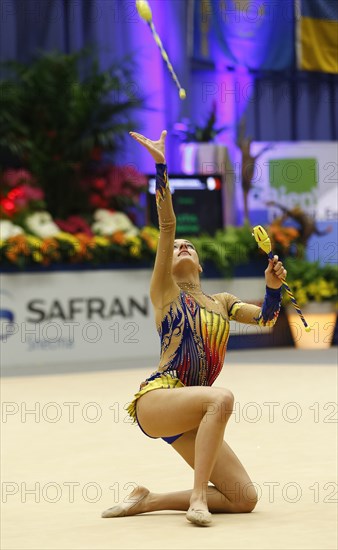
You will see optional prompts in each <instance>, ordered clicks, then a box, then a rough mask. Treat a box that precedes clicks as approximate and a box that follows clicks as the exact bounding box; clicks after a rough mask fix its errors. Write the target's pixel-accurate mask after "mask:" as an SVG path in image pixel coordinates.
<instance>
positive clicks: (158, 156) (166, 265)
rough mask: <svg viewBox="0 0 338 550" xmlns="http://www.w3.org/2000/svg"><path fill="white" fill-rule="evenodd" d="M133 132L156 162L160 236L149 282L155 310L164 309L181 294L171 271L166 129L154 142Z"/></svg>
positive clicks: (171, 221) (171, 222)
mask: <svg viewBox="0 0 338 550" xmlns="http://www.w3.org/2000/svg"><path fill="white" fill-rule="evenodd" d="M130 135H131V137H132V138H134V139H135V140H136V141H137V142H138V143H140V144H141V145H143V146H144V147H145V148H146V149H147V150H148V151H149V153H150V154H151V156H152V157H153V159H154V161H155V163H156V203H157V212H158V218H159V228H160V236H159V241H158V246H157V252H156V258H155V265H154V270H153V274H152V278H151V283H150V298H151V301H152V303H153V306H154V307H155V309H161V310H162V308H163V307H164V306H165V305H166V304H168V303H170V302H171V301H172V300H173V299H174V298H176V297H177V296H178V294H179V291H180V289H179V287H178V285H177V284H176V283H175V281H174V279H173V276H172V271H171V270H172V258H173V252H174V240H175V230H176V217H175V213H174V210H173V205H172V200H171V193H170V189H169V182H168V175H167V167H166V160H165V138H166V135H167V132H166V131H165V130H164V131H163V132H162V133H161V137H160V139H159V140H157V141H152V140H150V139H148V138H146V137H145V136H142V135H141V134H138V133H136V132H130Z"/></svg>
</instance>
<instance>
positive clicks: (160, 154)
mask: <svg viewBox="0 0 338 550" xmlns="http://www.w3.org/2000/svg"><path fill="white" fill-rule="evenodd" d="M129 134H130V135H131V137H132V138H133V139H135V140H136V141H138V143H141V145H143V147H145V148H146V149H147V151H149V153H150V154H151V156H152V157H153V159H154V161H155V162H156V164H165V138H166V137H167V130H163V131H162V132H161V136H160V139H158V140H157V141H153V140H151V139H148V138H146V137H145V136H143V135H142V134H138V133H137V132H129Z"/></svg>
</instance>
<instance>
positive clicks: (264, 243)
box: [252, 225, 311, 332]
mask: <svg viewBox="0 0 338 550" xmlns="http://www.w3.org/2000/svg"><path fill="white" fill-rule="evenodd" d="M252 236H253V237H255V240H256V242H257V244H258V247H259V248H261V249H262V250H264V252H266V254H267V255H268V258H270V260H273V253H272V252H271V241H270V239H269V235H268V234H267V232H266V231H265V229H264V227H262V226H261V225H256V227H254V228H253V233H252ZM281 281H282V284H283V287H284V288H285V290H286V292H287V294H288V295H289V298H290V300H291V302H292V305H293V306H294V308H295V310H296V311H297V313H298V315H299V317H300V318H301V320H302V322H303V325H304V327H305V332H310V330H311V327H309V325H308V324H307V322H306V321H305V319H304V316H303V314H302V312H301V310H300V307H299V305H298V304H297V302H296V298H295V297H294V295H293V294H292V292H291V290H290V287H289V285H288V284H287V282H286V280H285V279H282V278H281Z"/></svg>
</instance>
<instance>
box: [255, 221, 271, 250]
mask: <svg viewBox="0 0 338 550" xmlns="http://www.w3.org/2000/svg"><path fill="white" fill-rule="evenodd" d="M252 231H253V233H252V235H253V236H254V237H255V241H256V243H257V244H258V246H259V248H261V249H262V250H264V252H266V254H269V252H271V242H270V239H269V235H268V234H267V232H266V231H265V229H264V227H262V226H261V225H256V226H255V227H254V228H253V230H252Z"/></svg>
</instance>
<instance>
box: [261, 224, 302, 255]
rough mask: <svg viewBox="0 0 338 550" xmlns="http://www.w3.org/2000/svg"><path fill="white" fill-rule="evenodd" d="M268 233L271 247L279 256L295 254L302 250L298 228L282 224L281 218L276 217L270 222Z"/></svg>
mask: <svg viewBox="0 0 338 550" xmlns="http://www.w3.org/2000/svg"><path fill="white" fill-rule="evenodd" d="M268 233H269V237H270V240H271V248H272V250H273V251H274V253H275V254H277V255H278V256H279V257H281V258H283V257H284V256H290V255H291V256H294V255H296V254H297V252H298V251H299V250H300V248H299V231H298V229H296V228H295V227H291V226H285V225H282V223H281V218H276V219H275V220H274V221H273V222H272V223H271V224H270V226H269V230H268Z"/></svg>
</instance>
